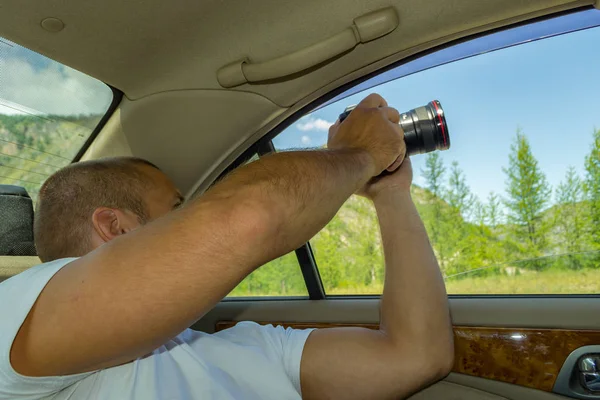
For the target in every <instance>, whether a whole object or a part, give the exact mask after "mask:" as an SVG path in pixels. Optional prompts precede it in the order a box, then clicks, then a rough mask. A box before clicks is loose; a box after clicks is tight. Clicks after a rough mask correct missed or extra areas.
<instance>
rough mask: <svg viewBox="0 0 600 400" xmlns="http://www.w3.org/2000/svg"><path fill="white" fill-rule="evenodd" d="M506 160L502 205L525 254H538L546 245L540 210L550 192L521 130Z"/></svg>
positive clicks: (543, 206) (540, 253) (536, 264)
mask: <svg viewBox="0 0 600 400" xmlns="http://www.w3.org/2000/svg"><path fill="white" fill-rule="evenodd" d="M508 160H509V162H508V168H504V169H503V171H504V173H505V174H506V176H507V180H506V193H507V198H506V200H505V205H506V208H507V209H508V222H509V223H511V224H512V225H513V227H514V228H515V232H514V233H515V236H516V237H515V238H516V239H517V241H518V243H520V247H521V251H522V252H524V253H525V254H524V255H528V256H530V257H537V256H541V255H542V251H543V249H544V247H545V245H546V237H545V234H546V231H547V226H546V224H544V221H543V220H542V213H543V211H544V209H545V208H546V206H547V205H548V201H549V200H550V195H551V193H552V191H551V188H550V186H549V184H548V181H547V180H546V176H545V175H544V173H543V172H542V171H541V170H540V167H539V166H538V161H537V160H536V159H535V157H534V156H533V153H532V151H531V147H530V145H529V141H528V140H527V137H526V136H525V134H523V133H522V132H521V131H520V130H519V131H517V135H516V138H515V142H514V143H513V145H511V153H510V154H509V158H508ZM534 265H535V266H536V268H539V267H541V265H540V264H539V263H534Z"/></svg>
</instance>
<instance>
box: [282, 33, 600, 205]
mask: <svg viewBox="0 0 600 400" xmlns="http://www.w3.org/2000/svg"><path fill="white" fill-rule="evenodd" d="M598 43H600V28H590V29H586V30H582V31H578V32H571V33H568V34H564V35H560V36H555V37H550V38H545V39H542V40H538V41H530V42H527V43H524V44H520V45H516V46H513V47H509V48H504V49H500V50H497V51H492V52H489V53H485V54H480V55H477V56H473V57H470V58H465V59H462V60H458V61H454V62H452V63H448V64H444V65H441V66H438V67H435V68H430V69H427V70H424V71H421V72H417V73H414V74H412V75H409V76H404V77H402V78H399V79H396V80H393V81H390V82H387V83H384V84H382V85H380V86H378V87H375V88H372V89H369V90H366V91H364V92H361V93H358V94H355V95H352V96H350V97H347V98H345V99H343V100H340V101H338V102H336V103H332V104H330V105H327V106H326V107H324V108H321V109H319V110H317V111H315V112H313V113H312V114H309V115H307V116H304V117H303V118H301V119H300V120H298V121H297V123H295V124H293V125H291V126H290V127H289V128H288V129H287V130H286V131H284V132H283V133H282V134H280V136H279V137H277V138H275V139H274V141H273V142H274V144H275V147H276V148H278V149H284V148H306V147H313V146H321V145H323V144H325V142H326V138H327V129H328V127H329V126H330V125H331V124H332V123H333V122H334V121H335V120H336V119H337V116H338V115H339V114H340V113H341V112H342V111H343V110H344V108H345V107H346V106H347V105H350V104H356V103H358V102H359V101H360V100H361V99H362V98H363V97H365V96H366V95H367V94H368V93H372V92H376V93H379V94H381V95H382V96H383V97H384V98H385V99H386V100H387V101H388V104H389V105H390V106H392V107H395V108H397V109H398V110H399V111H407V110H409V109H412V108H415V107H419V106H421V105H425V104H426V103H428V102H429V101H431V100H433V99H438V100H439V101H440V102H441V104H442V106H443V108H444V112H445V115H446V120H447V123H448V127H449V132H450V137H451V144H452V146H451V148H450V150H448V151H443V152H441V153H440V155H441V157H442V159H443V161H444V163H445V164H446V165H447V166H449V165H450V163H451V162H452V161H457V162H458V163H459V165H460V167H461V168H462V169H463V171H464V173H465V174H466V178H467V182H468V184H469V186H470V188H471V190H472V192H473V193H474V194H475V195H476V196H477V197H478V198H479V199H480V200H485V199H486V198H487V197H488V195H489V194H490V192H496V193H498V194H501V195H504V194H505V181H506V176H505V174H504V173H503V171H502V168H503V167H507V166H508V155H509V151H510V145H511V143H513V141H514V138H515V134H516V132H517V129H521V131H522V132H523V133H525V135H526V136H527V137H528V139H529V141H530V144H531V148H532V151H533V154H534V156H535V157H536V158H537V160H538V161H539V166H540V168H541V169H542V171H543V172H544V173H545V174H546V177H547V179H548V182H549V183H550V184H551V185H552V187H553V188H556V187H557V185H558V184H559V182H560V181H561V180H563V179H564V176H565V173H566V170H567V168H568V167H569V166H571V165H572V166H574V167H575V169H576V171H577V172H578V173H579V174H580V176H583V173H584V158H585V156H586V155H587V154H588V153H589V150H590V145H591V142H592V133H593V130H594V128H598V129H600V79H598V71H599V70H600V51H598ZM412 161H413V168H414V172H415V179H414V181H415V183H416V184H419V185H423V184H424V179H423V177H422V176H421V173H420V171H421V169H422V168H423V166H424V161H425V156H424V155H418V156H414V157H413V158H412Z"/></svg>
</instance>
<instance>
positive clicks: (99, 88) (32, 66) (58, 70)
mask: <svg viewBox="0 0 600 400" xmlns="http://www.w3.org/2000/svg"><path fill="white" fill-rule="evenodd" d="M112 97H113V95H112V91H111V90H110V88H109V87H108V86H106V85H105V84H104V83H102V82H100V81H98V80H96V79H94V78H91V77H89V76H87V75H85V74H83V73H81V72H79V71H76V70H74V69H72V68H69V67H67V66H64V65H62V64H60V63H58V62H56V61H53V60H50V59H48V58H47V57H44V56H42V55H39V54H37V53H34V52H33V51H30V50H28V49H26V48H24V47H21V46H19V45H17V44H16V43H13V42H10V41H8V40H6V39H2V38H0V114H5V115H14V114H36V115H38V114H57V115H79V114H86V115H87V114H104V113H105V112H106V110H107V109H108V106H109V105H110V102H111V101H112Z"/></svg>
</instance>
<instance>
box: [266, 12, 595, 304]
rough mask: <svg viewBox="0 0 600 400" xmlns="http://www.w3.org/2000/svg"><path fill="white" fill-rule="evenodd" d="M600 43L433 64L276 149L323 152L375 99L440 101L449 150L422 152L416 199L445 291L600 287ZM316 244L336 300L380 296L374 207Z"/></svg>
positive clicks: (566, 41) (306, 120) (365, 205)
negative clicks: (352, 114) (339, 126)
mask: <svg viewBox="0 0 600 400" xmlns="http://www.w3.org/2000/svg"><path fill="white" fill-rule="evenodd" d="M599 12H600V11H586V12H585V13H581V15H584V16H589V15H590V14H589V13H596V14H594V18H596V21H598V13H599ZM568 18H574V17H573V15H571V16H569V17H568ZM582 18H583V17H582ZM596 25H597V23H596ZM505 32H506V33H504V34H506V35H510V34H511V32H510V30H509V31H505ZM476 40H478V41H479V42H481V41H482V40H483V41H485V40H490V41H491V40H492V39H486V38H485V37H483V38H478V39H476ZM599 41H600V28H598V27H594V28H588V29H582V30H576V31H572V32H570V33H565V34H561V35H557V36H552V37H546V38H544V39H541V40H525V41H523V43H520V44H518V45H513V46H510V47H503V48H499V49H496V50H494V51H481V52H480V54H478V55H475V56H471V57H466V58H461V59H458V60H455V61H452V62H447V63H443V64H442V65H439V66H434V67H427V68H425V69H423V70H421V71H418V72H415V73H412V74H405V76H403V77H402V78H400V79H395V80H389V81H386V82H384V83H383V84H381V85H379V86H377V87H375V88H373V89H371V90H369V91H368V92H359V93H355V94H352V95H351V96H349V97H344V96H340V98H341V100H337V101H335V102H332V103H329V104H327V105H326V106H324V107H322V108H319V109H317V110H316V111H314V112H312V113H310V114H308V115H306V116H304V117H302V118H301V119H300V120H298V121H297V122H296V123H295V124H292V125H291V126H290V127H289V128H287V129H286V130H285V131H284V132H282V133H281V134H280V135H279V136H277V137H276V138H274V139H273V143H274V145H275V147H276V149H277V150H279V151H281V150H287V149H296V148H319V147H323V146H325V144H326V139H327V130H328V128H329V126H331V124H333V123H334V121H335V120H336V118H337V117H338V115H339V114H340V113H341V112H342V111H343V110H344V108H345V107H346V106H348V105H351V104H356V103H358V102H359V101H360V99H361V98H363V97H364V96H365V95H366V94H367V93H369V92H378V93H380V94H381V95H383V96H384V97H385V98H386V99H387V100H388V102H389V104H390V105H391V106H393V107H396V108H397V109H399V110H400V111H407V110H409V109H412V108H415V107H418V106H421V105H425V104H426V103H427V102H429V101H431V100H433V99H438V100H439V101H440V102H441V104H442V106H443V108H444V111H445V116H446V119H447V122H448V126H449V131H450V135H451V138H452V147H451V148H450V150H448V151H443V152H435V153H429V154H427V155H417V156H414V157H412V161H413V169H414V182H413V187H412V190H411V192H412V196H413V199H414V201H415V203H416V204H417V208H418V210H419V212H420V214H421V217H422V219H423V221H424V223H425V226H426V229H427V231H428V233H429V237H430V239H431V241H432V244H433V247H434V251H435V253H436V256H437V258H438V260H439V264H440V266H441V269H442V272H443V275H444V277H445V281H446V286H447V289H448V292H449V293H450V294H457V295H462V294H589V293H600V113H598V112H597V110H599V109H600V96H599V95H598V93H600V81H599V80H598V79H597V76H596V75H597V74H596V66H598V65H600V52H597V51H591V49H593V48H595V47H597V43H598V42H599ZM557 55H560V56H557ZM434 56H435V55H434ZM399 68H403V66H401V67H399ZM311 245H312V248H313V251H314V257H315V260H316V263H317V267H318V269H319V272H320V275H321V278H322V281H323V285H324V288H325V291H326V293H327V294H328V295H332V294H333V295H336V294H352V295H355V294H380V293H381V292H382V288H383V277H384V260H383V255H382V252H381V240H380V236H379V231H378V225H377V218H376V215H375V212H374V208H373V207H372V205H371V204H370V203H369V201H367V200H365V199H362V198H358V197H352V198H350V199H349V200H348V201H347V202H346V203H345V204H344V206H343V207H342V208H341V210H340V211H339V213H338V214H337V215H336V217H335V218H334V219H333V220H332V221H331V222H330V223H329V224H328V225H327V226H326V227H325V228H324V229H323V230H322V231H321V232H319V233H318V234H317V235H316V236H315V237H314V238H313V239H312V240H311ZM414 267H415V268H418V266H414Z"/></svg>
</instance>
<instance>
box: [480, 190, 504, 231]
mask: <svg viewBox="0 0 600 400" xmlns="http://www.w3.org/2000/svg"><path fill="white" fill-rule="evenodd" d="M485 214H486V221H487V223H488V225H489V226H490V228H495V227H497V226H498V225H500V224H501V223H502V218H503V216H504V213H503V212H502V203H501V200H500V196H498V195H497V194H496V193H494V192H491V193H490V194H489V195H488V203H487V206H486V210H485Z"/></svg>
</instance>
